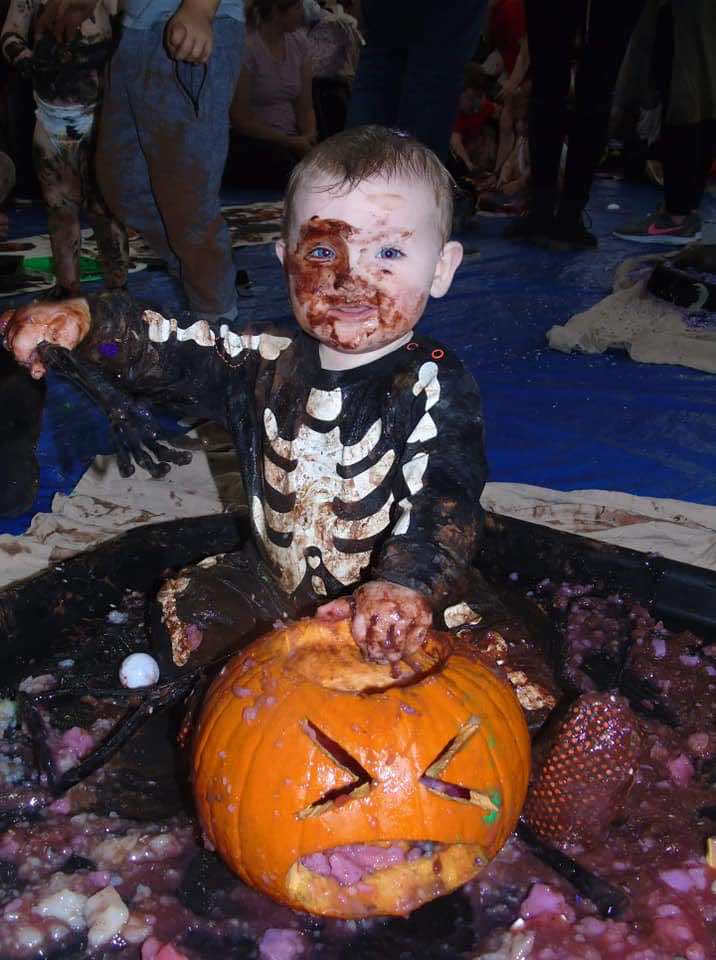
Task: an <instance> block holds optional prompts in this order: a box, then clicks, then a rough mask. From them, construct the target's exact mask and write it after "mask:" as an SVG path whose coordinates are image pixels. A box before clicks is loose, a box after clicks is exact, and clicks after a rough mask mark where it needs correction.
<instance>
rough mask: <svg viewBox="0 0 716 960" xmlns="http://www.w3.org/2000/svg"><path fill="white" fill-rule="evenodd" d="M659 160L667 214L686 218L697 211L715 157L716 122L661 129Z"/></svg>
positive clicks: (708, 121)
mask: <svg viewBox="0 0 716 960" xmlns="http://www.w3.org/2000/svg"><path fill="white" fill-rule="evenodd" d="M661 157H662V161H663V164H664V206H665V207H666V210H667V212H668V213H675V214H677V215H683V216H685V215H686V214H688V213H691V211H692V210H697V209H698V207H699V204H700V203H701V198H702V197H703V195H704V190H705V189H706V183H707V181H708V177H709V171H710V169H711V164H712V163H713V162H714V159H715V158H716V120H702V121H701V123H684V124H670V125H666V126H664V129H663V130H662V134H661Z"/></svg>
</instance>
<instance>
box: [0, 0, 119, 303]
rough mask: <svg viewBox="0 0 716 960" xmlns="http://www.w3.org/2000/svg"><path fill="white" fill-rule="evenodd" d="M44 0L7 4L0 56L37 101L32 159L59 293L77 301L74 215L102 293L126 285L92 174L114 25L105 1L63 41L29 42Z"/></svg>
mask: <svg viewBox="0 0 716 960" xmlns="http://www.w3.org/2000/svg"><path fill="white" fill-rule="evenodd" d="M44 6H45V3H44V2H43V0H11V3H10V6H9V9H8V14H7V18H6V20H5V24H4V26H3V31H2V36H0V50H2V54H3V56H4V58H5V60H7V62H8V63H9V64H10V66H11V67H13V68H14V69H16V70H17V71H18V72H19V73H20V74H21V75H23V76H25V77H28V78H30V79H31V80H32V83H33V88H34V96H35V118H36V119H35V132H34V136H33V156H34V160H35V169H36V171H37V178H38V180H39V182H40V186H41V188H42V194H43V197H44V200H45V203H46V204H47V216H48V225H49V232H50V243H51V246H52V256H53V260H54V267H55V275H56V277H57V287H58V289H57V293H58V295H64V296H67V295H76V294H77V293H78V292H79V285H80V268H79V256H80V239H81V234H80V218H79V214H80V210H81V209H83V208H84V209H85V210H86V211H87V213H88V214H89V215H90V217H91V219H92V223H93V226H94V230H95V237H96V239H97V247H98V251H99V258H100V262H101V267H102V273H103V276H104V279H105V282H106V284H107V286H108V287H111V288H117V287H122V286H124V284H125V283H126V280H127V264H128V255H129V254H128V248H127V236H126V232H125V230H124V227H123V226H122V225H121V224H120V223H118V222H117V221H116V220H115V219H114V218H113V217H112V215H111V214H110V212H109V210H108V209H107V206H106V205H105V203H104V201H103V199H102V197H101V195H100V193H99V190H98V188H97V184H96V182H95V174H94V148H95V119H96V114H97V111H98V109H99V103H100V100H101V95H102V79H101V78H102V72H103V69H104V65H105V63H106V62H107V60H109V58H110V55H111V49H112V26H111V22H110V16H109V12H108V10H107V8H106V7H105V5H104V2H100V3H98V4H97V6H96V7H95V10H94V13H93V14H92V16H91V17H89V18H87V19H86V20H84V21H83V23H82V24H81V25H80V27H79V28H78V31H77V34H76V35H75V37H74V38H73V39H72V41H70V42H69V43H59V42H58V41H57V40H55V38H54V37H53V36H52V35H51V34H50V33H41V34H38V35H36V36H34V37H33V32H34V29H35V23H36V21H37V18H38V17H39V15H40V13H41V12H42V9H43V7H44Z"/></svg>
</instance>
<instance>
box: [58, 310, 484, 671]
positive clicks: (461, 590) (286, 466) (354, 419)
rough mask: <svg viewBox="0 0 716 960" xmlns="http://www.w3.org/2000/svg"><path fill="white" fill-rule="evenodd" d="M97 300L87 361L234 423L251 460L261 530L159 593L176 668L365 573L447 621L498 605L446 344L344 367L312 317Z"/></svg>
mask: <svg viewBox="0 0 716 960" xmlns="http://www.w3.org/2000/svg"><path fill="white" fill-rule="evenodd" d="M90 307H91V312H92V318H93V323H92V328H91V331H90V333H89V334H88V336H87V338H86V339H85V340H84V341H83V342H82V343H81V344H80V345H79V346H78V347H77V348H76V349H75V351H74V355H75V356H76V359H77V362H78V363H79V364H84V365H87V366H88V367H89V368H90V369H91V370H92V371H93V372H95V371H96V370H97V369H98V368H101V369H102V374H103V376H106V377H107V380H108V381H109V382H111V383H112V384H113V385H115V386H119V387H120V389H121V390H122V391H124V392H126V393H127V394H129V395H132V396H136V397H141V398H143V399H149V400H152V401H155V402H160V403H162V404H164V405H169V406H171V407H172V408H173V409H175V410H182V411H188V410H190V411H191V412H192V414H193V415H199V416H205V417H208V418H210V419H211V420H213V421H215V422H217V423H220V424H222V425H223V426H225V427H226V428H227V429H228V430H229V432H230V434H231V436H232V439H233V443H234V446H235V448H236V451H237V453H238V456H239V461H240V464H241V471H242V479H243V482H244V488H245V492H246V498H247V502H248V506H249V512H250V519H251V525H252V531H253V534H254V538H253V539H254V543H248V544H247V545H246V546H245V548H243V549H242V550H241V551H240V552H238V553H236V554H231V555H225V556H219V557H216V558H209V559H207V560H204V561H202V562H201V563H199V564H198V565H197V566H196V567H193V568H190V569H188V570H184V571H182V573H181V574H180V575H179V576H178V577H176V578H175V579H173V580H170V581H168V582H167V583H166V584H165V585H164V587H163V588H162V589H161V590H160V593H159V600H160V604H161V607H162V619H163V621H164V624H165V625H166V627H167V628H168V630H169V633H170V635H171V638H172V645H173V658H174V663H175V664H177V665H182V663H185V662H187V661H188V660H189V657H190V654H191V651H192V649H193V648H196V647H197V646H199V645H200V644H201V645H202V648H203V649H202V655H201V656H202V659H203V658H204V657H205V656H206V655H207V654H208V653H209V650H210V649H211V648H214V649H221V648H222V647H225V646H226V645H227V643H229V642H230V641H229V638H231V641H232V644H233V645H236V642H237V624H244V625H245V626H244V629H243V632H245V633H248V632H249V631H250V630H251V629H252V628H253V627H254V626H256V625H257V624H258V618H260V619H261V622H262V623H267V622H268V623H269V624H270V623H271V622H272V620H274V619H276V618H282V617H286V616H289V617H290V616H296V615H298V614H299V613H312V612H313V610H314V609H315V607H316V606H317V605H318V604H320V603H322V602H325V601H326V600H327V599H330V598H334V597H337V596H339V595H341V594H345V593H347V592H350V590H351V589H353V588H355V587H356V586H357V585H358V584H359V583H360V582H361V581H365V580H389V581H392V582H395V583H398V584H401V585H403V586H406V587H410V588H412V589H415V590H418V591H419V592H420V593H422V594H423V595H424V596H425V597H426V598H427V599H428V600H429V601H430V603H431V605H432V607H433V610H434V612H435V624H436V626H441V627H442V626H443V625H444V626H447V627H449V628H454V627H457V626H459V625H462V624H465V623H470V622H477V621H479V620H480V619H481V615H482V614H483V613H484V612H485V609H486V603H487V604H488V605H489V603H490V600H489V599H488V598H489V594H488V592H487V590H486V587H485V584H484V583H483V581H482V578H481V576H480V574H479V573H478V571H477V570H475V569H474V568H472V567H471V560H472V558H473V555H474V554H475V551H476V548H477V544H478V540H479V536H480V530H481V518H482V514H481V508H480V503H479V501H480V494H481V492H482V488H483V485H484V482H485V476H486V462H485V454H484V444H483V422H482V416H481V407H480V396H479V392H478V389H477V386H476V384H475V382H474V380H473V379H472V377H471V376H470V374H469V373H468V372H467V371H466V370H465V369H464V368H463V366H462V364H461V363H460V361H459V360H458V359H457V358H456V357H455V356H454V355H453V354H451V353H450V352H449V351H448V350H447V349H445V348H444V347H442V346H441V345H440V344H438V343H436V342H435V341H433V340H430V339H428V338H427V337H423V336H420V335H416V336H415V338H414V339H413V340H412V341H411V342H409V343H407V344H404V345H402V346H400V347H398V348H397V349H395V350H394V351H392V352H390V353H388V354H386V355H384V356H382V357H380V358H378V359H376V360H374V361H373V362H371V363H367V364H365V365H364V366H359V367H356V368H353V369H351V370H347V371H332V370H325V369H322V367H321V364H320V361H319V344H318V342H317V341H316V340H314V339H312V338H311V337H309V336H307V335H306V334H305V333H303V332H302V331H300V329H299V328H298V327H297V326H295V325H294V326H292V327H289V326H287V327H286V328H285V329H281V328H271V329H269V328H266V327H263V328H260V329H258V328H257V329H254V330H245V331H237V330H234V329H232V328H231V327H230V326H229V325H228V324H226V323H223V322H221V321H217V322H208V321H197V322H194V323H191V324H190V325H187V326H182V325H181V322H177V321H176V320H174V319H169V318H166V317H163V316H162V315H160V314H159V313H156V312H154V311H153V310H145V309H143V308H142V307H141V306H140V305H138V304H136V303H135V302H134V301H133V300H132V299H131V298H130V297H129V296H128V295H127V294H123V293H105V294H100V295H99V296H97V297H96V298H95V299H93V300H90ZM493 602H494V601H493ZM252 610H253V611H255V613H254V614H252V613H251V611H252ZM212 631H213V634H214V639H213V640H210V639H209V635H210V634H211V633H212ZM224 631H226V632H225V633H224ZM222 633H224V639H223V640H222V638H221V635H222ZM217 645H218V648H217ZM207 647H208V649H207Z"/></svg>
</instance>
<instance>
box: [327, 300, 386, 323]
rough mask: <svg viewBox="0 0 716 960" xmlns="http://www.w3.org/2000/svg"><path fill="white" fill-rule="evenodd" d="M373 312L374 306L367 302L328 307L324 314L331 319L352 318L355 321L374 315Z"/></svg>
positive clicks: (374, 310)
mask: <svg viewBox="0 0 716 960" xmlns="http://www.w3.org/2000/svg"><path fill="white" fill-rule="evenodd" d="M375 313H376V309H375V307H374V306H371V305H370V304H367V303H359V304H354V305H345V306H336V307H329V308H328V310H327V311H326V316H327V317H329V318H330V319H332V320H352V321H354V322H356V321H360V320H368V318H369V317H374V316H375Z"/></svg>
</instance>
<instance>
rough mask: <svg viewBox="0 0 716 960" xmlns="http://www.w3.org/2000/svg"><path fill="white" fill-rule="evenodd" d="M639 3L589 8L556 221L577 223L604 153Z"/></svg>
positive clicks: (612, 0) (609, 0)
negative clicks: (612, 110) (619, 78)
mask: <svg viewBox="0 0 716 960" xmlns="http://www.w3.org/2000/svg"><path fill="white" fill-rule="evenodd" d="M643 5H644V0H600V2H599V3H592V4H590V7H589V18H588V21H587V28H586V40H585V43H584V47H583V50H582V55H581V58H580V61H579V66H578V67H577V76H576V80H575V104H574V117H573V122H572V125H571V129H570V131H569V148H568V150H567V164H566V169H565V175H564V184H563V187H562V196H561V198H560V203H559V212H558V220H559V221H560V223H564V224H569V223H573V224H574V223H577V222H578V221H580V218H581V214H582V210H583V209H584V207H585V206H586V205H587V201H588V200H589V191H590V188H591V185H592V180H593V178H594V171H595V170H596V168H597V164H598V163H599V160H600V158H601V155H602V151H603V150H604V145H605V143H606V139H607V130H608V126H609V116H610V112H611V106H612V99H613V97H614V87H615V85H616V80H617V74H618V73H619V67H620V66H621V62H622V60H623V59H624V53H625V51H626V48H627V45H628V43H629V38H630V37H631V34H632V31H633V29H634V27H635V25H636V22H637V20H638V18H639V14H640V13H641V10H642V7H643Z"/></svg>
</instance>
